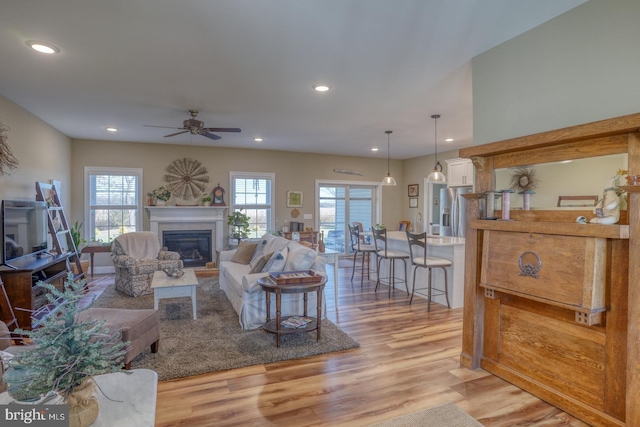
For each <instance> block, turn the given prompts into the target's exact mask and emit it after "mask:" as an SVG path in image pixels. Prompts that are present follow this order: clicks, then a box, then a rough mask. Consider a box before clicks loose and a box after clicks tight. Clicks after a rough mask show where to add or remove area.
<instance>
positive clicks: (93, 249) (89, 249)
mask: <svg viewBox="0 0 640 427" xmlns="http://www.w3.org/2000/svg"><path fill="white" fill-rule="evenodd" d="M99 252H111V246H109V245H97V246H85V247H84V248H82V253H83V254H89V257H90V258H91V277H93V255H94V254H96V253H99Z"/></svg>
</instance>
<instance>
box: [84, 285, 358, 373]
mask: <svg viewBox="0 0 640 427" xmlns="http://www.w3.org/2000/svg"><path fill="white" fill-rule="evenodd" d="M199 283H200V286H198V288H197V295H196V300H197V319H196V320H193V318H192V312H191V299H190V298H172V299H162V300H160V304H159V307H158V311H159V312H160V319H161V321H160V351H159V352H158V353H156V354H153V353H151V351H150V350H149V349H147V350H146V351H144V352H143V353H141V354H140V355H139V356H138V357H137V358H135V359H134V360H133V361H132V362H131V367H132V368H133V369H138V368H147V369H152V370H154V371H156V372H157V373H158V379H159V380H161V381H162V380H169V379H174V378H182V377H187V376H191V375H199V374H204V373H207V372H215V371H224V370H229V369H235V368H240V367H244V366H251V365H259V364H262V363H270V362H277V361H281V360H289V359H300V358H304V357H309V356H314V355H317V354H323V353H330V352H334V351H340V350H347V349H350V348H355V347H360V344H358V342H357V341H355V340H354V339H352V338H351V337H349V336H348V335H347V334H345V333H344V332H343V331H341V330H340V329H339V328H338V327H337V326H335V325H334V324H333V323H332V322H330V321H329V320H323V321H322V334H321V338H320V341H319V342H318V341H316V333H315V331H313V332H309V333H300V334H291V335H287V336H284V337H282V338H281V346H280V348H277V347H276V341H275V335H274V334H269V333H267V332H265V331H264V330H262V328H259V329H254V330H250V331H246V330H242V329H241V328H240V323H239V321H238V315H237V314H236V312H235V311H234V309H233V307H232V306H231V303H230V302H229V300H228V299H227V297H226V295H225V294H224V292H223V291H222V290H220V287H219V286H218V279H217V278H202V279H199ZM93 306H94V307H106V308H127V309H142V308H153V294H150V295H145V296H142V297H137V298H132V297H129V296H126V295H124V294H122V293H120V292H118V291H117V290H116V289H115V286H114V285H111V286H108V287H107V288H106V289H105V290H104V292H103V293H102V295H100V297H98V299H97V300H96V301H95V303H94V305H93Z"/></svg>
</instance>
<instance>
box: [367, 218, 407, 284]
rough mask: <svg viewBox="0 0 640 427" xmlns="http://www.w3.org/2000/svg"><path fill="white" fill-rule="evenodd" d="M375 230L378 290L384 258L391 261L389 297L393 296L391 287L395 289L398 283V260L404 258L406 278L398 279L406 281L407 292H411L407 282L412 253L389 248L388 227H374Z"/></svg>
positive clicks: (373, 230)
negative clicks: (408, 264)
mask: <svg viewBox="0 0 640 427" xmlns="http://www.w3.org/2000/svg"><path fill="white" fill-rule="evenodd" d="M372 232H373V243H374V246H375V248H376V256H377V257H378V263H377V267H378V268H377V273H378V280H377V281H376V289H375V290H376V291H377V290H378V285H380V282H381V280H380V263H381V262H382V261H383V260H387V261H389V272H388V273H389V274H388V278H387V285H389V297H391V288H394V289H395V287H396V286H395V285H396V261H397V260H402V262H403V263H404V269H403V270H404V280H402V279H398V281H399V282H400V283H402V282H404V286H405V288H407V294H408V293H409V285H408V284H407V260H408V259H409V258H410V255H409V254H408V253H406V252H404V251H396V250H392V249H388V246H387V229H386V228H382V229H376V228H373V229H372ZM383 283H384V282H383Z"/></svg>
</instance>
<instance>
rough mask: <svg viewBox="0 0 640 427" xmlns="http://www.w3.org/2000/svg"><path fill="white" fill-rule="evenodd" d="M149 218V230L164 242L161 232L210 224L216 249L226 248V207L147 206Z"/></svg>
mask: <svg viewBox="0 0 640 427" xmlns="http://www.w3.org/2000/svg"><path fill="white" fill-rule="evenodd" d="M145 210H146V211H147V215H148V216H149V228H150V231H153V232H154V233H156V234H157V235H158V238H160V239H161V241H162V236H161V232H162V231H165V230H175V229H182V230H184V229H187V230H188V229H192V228H191V226H190V225H194V228H202V224H209V225H210V227H211V231H212V232H214V239H215V246H216V247H215V249H216V250H222V249H223V248H224V224H226V220H227V217H226V215H225V211H226V210H227V208H226V207H212V206H145Z"/></svg>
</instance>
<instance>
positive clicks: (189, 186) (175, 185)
mask: <svg viewBox="0 0 640 427" xmlns="http://www.w3.org/2000/svg"><path fill="white" fill-rule="evenodd" d="M206 174H207V168H205V167H204V166H202V164H201V163H200V162H199V161H197V160H193V159H187V158H184V159H178V160H174V161H173V162H172V163H171V164H170V165H169V166H167V174H166V175H165V176H164V180H165V181H166V182H167V186H168V187H169V189H170V190H171V192H172V193H173V194H174V195H176V196H178V197H180V198H182V199H184V200H191V199H193V198H199V197H200V196H201V195H202V193H204V191H205V188H206V186H205V184H206V183H208V182H209V177H208V176H207V175H206Z"/></svg>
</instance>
